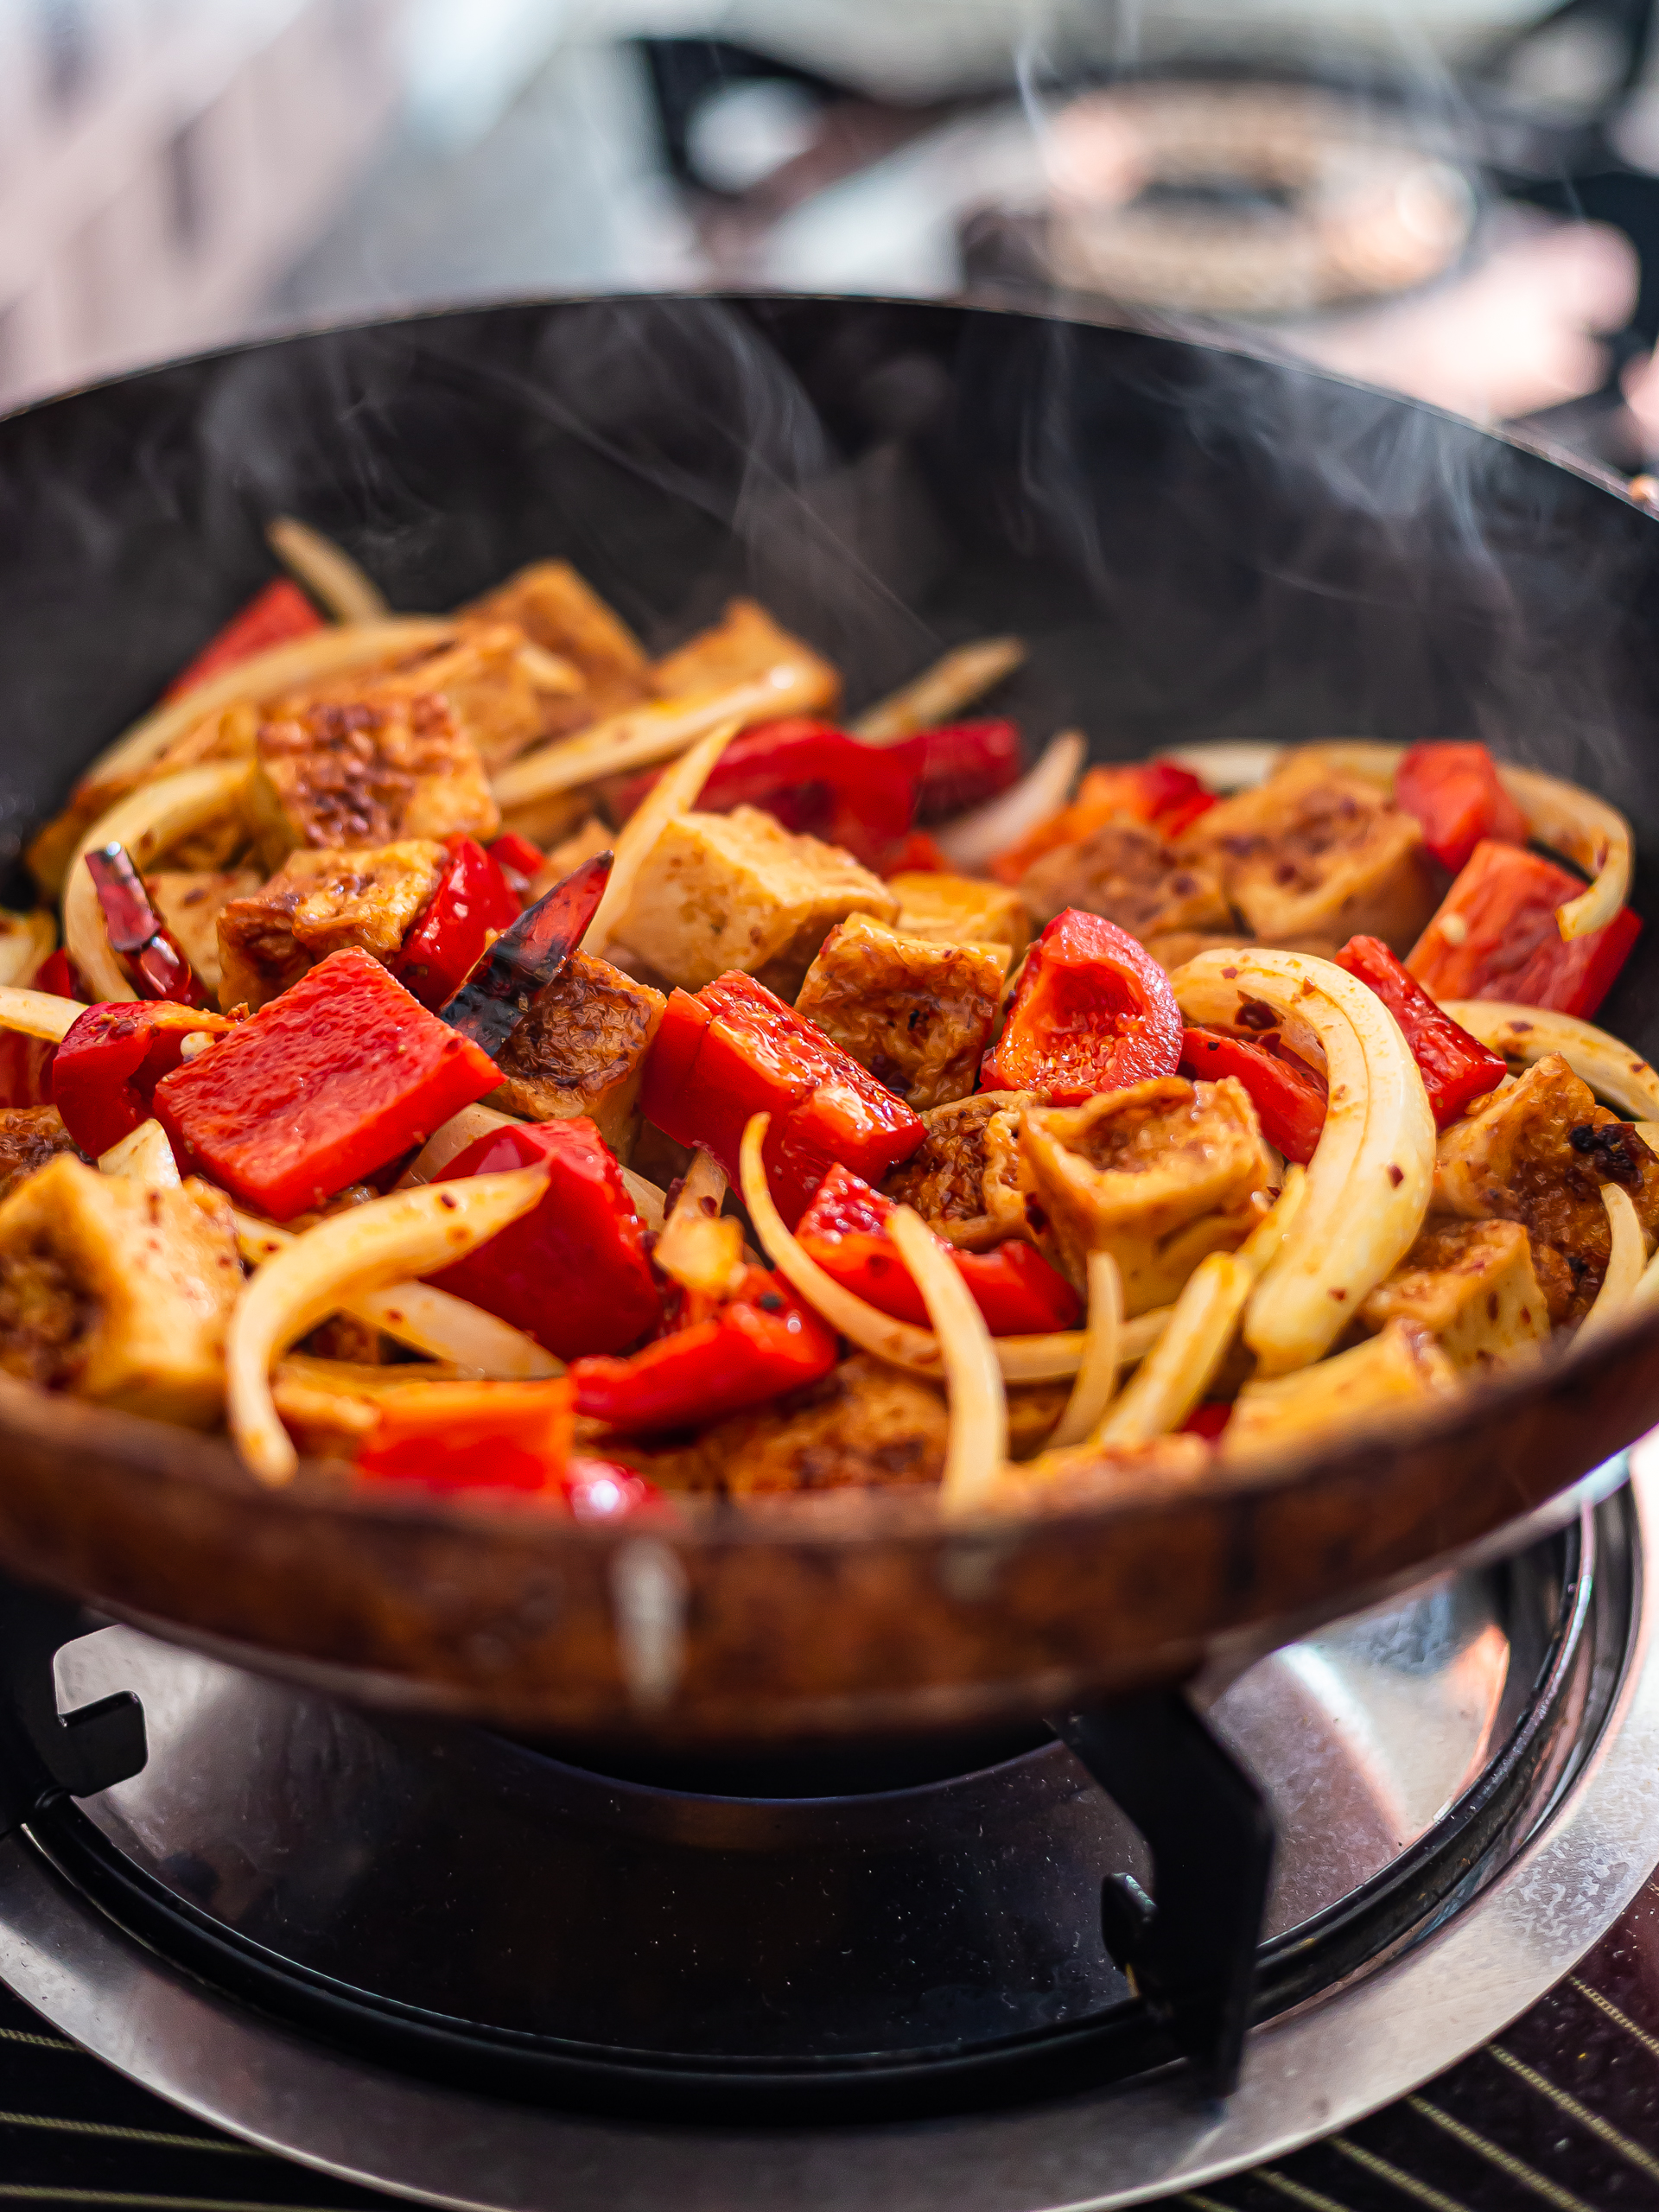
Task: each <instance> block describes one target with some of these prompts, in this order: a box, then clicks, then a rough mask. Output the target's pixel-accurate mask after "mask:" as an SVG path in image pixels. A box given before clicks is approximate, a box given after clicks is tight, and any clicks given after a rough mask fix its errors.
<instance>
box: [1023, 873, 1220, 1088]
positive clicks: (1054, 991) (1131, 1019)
mask: <svg viewBox="0 0 1659 2212" xmlns="http://www.w3.org/2000/svg"><path fill="white" fill-rule="evenodd" d="M1181 1029H1182V1023H1181V1013H1180V1008H1179V1007H1178V1006H1177V1005H1176V1003H1175V994H1174V992H1173V990H1171V988H1170V987H1169V977H1168V976H1166V974H1165V972H1164V970H1163V969H1161V968H1160V966H1159V964H1158V963H1157V962H1156V961H1155V960H1154V958H1153V957H1152V955H1151V954H1150V953H1149V952H1148V951H1147V950H1146V948H1145V946H1144V945H1142V944H1139V943H1138V942H1137V941H1136V939H1135V938H1132V937H1131V936H1130V935H1129V933H1128V931H1127V930H1121V929H1119V928H1118V926H1117V925H1116V922H1109V921H1107V920H1106V919H1105V918H1104V917H1103V915H1100V914H1084V913H1080V912H1078V910H1077V908H1076V907H1075V906H1068V907H1067V908H1066V909H1065V912H1064V913H1060V914H1057V915H1056V916H1055V917H1054V919H1053V920H1052V922H1051V923H1050V924H1049V925H1048V927H1047V928H1046V930H1045V931H1043V933H1042V935H1041V936H1040V937H1039V938H1038V940H1037V942H1036V943H1035V944H1033V946H1032V948H1031V950H1030V951H1029V952H1028V953H1027V955H1026V963H1025V966H1024V967H1023V968H1022V969H1020V980H1019V982H1018V983H1017V984H1016V985H1015V986H1014V1000H1013V1003H1012V1004H1011V1005H1010V1007H1009V1008H1008V1016H1007V1022H1006V1023H1005V1024H1004V1026H1003V1030H1002V1034H1001V1037H1000V1038H998V1039H997V1041H996V1043H995V1045H994V1046H992V1047H991V1050H990V1051H989V1052H987V1054H986V1055H985V1059H984V1063H983V1065H982V1069H981V1071H980V1081H981V1083H982V1084H983V1086H984V1088H985V1089H986V1090H1046V1092H1047V1093H1048V1095H1049V1096H1050V1097H1051V1098H1052V1099H1053V1101H1054V1102H1055V1103H1056V1104H1057V1105H1061V1106H1069V1105H1078V1104H1081V1103H1082V1102H1083V1100H1084V1099H1085V1098H1092V1097H1093V1096H1095V1095H1096V1092H1097V1091H1102V1090H1126V1089H1128V1086H1129V1085H1130V1084H1136V1083H1145V1082H1147V1081H1148V1080H1149V1079H1150V1078H1151V1077H1154V1076H1162V1075H1173V1074H1174V1072H1175V1071H1176V1069H1177V1067H1178V1066H1179V1065H1180V1058H1181Z"/></svg>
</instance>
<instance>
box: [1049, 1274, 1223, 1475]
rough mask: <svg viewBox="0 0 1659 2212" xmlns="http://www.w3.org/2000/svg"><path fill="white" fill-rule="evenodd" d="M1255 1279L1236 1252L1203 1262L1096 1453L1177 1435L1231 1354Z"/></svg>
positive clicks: (1106, 1425) (1098, 1437) (1098, 1435)
mask: <svg viewBox="0 0 1659 2212" xmlns="http://www.w3.org/2000/svg"><path fill="white" fill-rule="evenodd" d="M1255 1285H1256V1272H1255V1268H1253V1267H1252V1266H1251V1265H1250V1263H1249V1261H1248V1260H1247V1259H1245V1258H1244V1257H1243V1254H1242V1253H1238V1252H1211V1254H1210V1255H1209V1256H1208V1258H1206V1259H1203V1260H1200V1261H1199V1262H1198V1266H1197V1267H1196V1268H1193V1270H1192V1274H1190V1275H1189V1276H1188V1277H1187V1279H1186V1281H1185V1283H1184V1284H1183V1285H1182V1286H1181V1294H1180V1296H1179V1298H1178V1299H1177V1300H1176V1301H1175V1310H1174V1312H1173V1313H1172V1314H1171V1315H1170V1317H1169V1326H1168V1327H1167V1328H1166V1330H1165V1331H1164V1333H1163V1335H1162V1336H1161V1337H1160V1338H1159V1339H1158V1342H1157V1343H1156V1344H1154V1346H1153V1348H1152V1351H1150V1352H1149V1353H1148V1354H1147V1357H1146V1358H1145V1359H1143V1360H1142V1361H1141V1365H1140V1367H1139V1368H1138V1369H1137V1370H1136V1372H1135V1377H1134V1380H1133V1381H1132V1382H1131V1383H1129V1384H1128V1387H1127V1388H1126V1389H1125V1390H1124V1392H1123V1395H1122V1397H1121V1398H1119V1399H1118V1401H1117V1402H1116V1405H1114V1406H1112V1407H1110V1408H1109V1409H1108V1411H1107V1414H1106V1417H1105V1419H1104V1420H1103V1421H1102V1422H1101V1423H1100V1425H1099V1427H1097V1428H1096V1430H1095V1432H1094V1433H1093V1434H1092V1435H1091V1436H1090V1439H1089V1441H1090V1444H1093V1445H1102V1446H1105V1445H1112V1444H1148V1443H1150V1442H1151V1441H1152V1440H1153V1438H1154V1437H1155V1436H1167V1435H1168V1434H1169V1433H1170V1431H1171V1430H1172V1429H1174V1428H1179V1427H1180V1425H1181V1423H1182V1422H1183V1421H1185V1419H1186V1417H1187V1415H1188V1414H1190V1413H1191V1412H1192V1408H1193V1407H1194V1406H1196V1405H1197V1404H1198V1401H1199V1399H1200V1398H1201V1397H1203V1395H1204V1394H1205V1391H1206V1390H1207V1389H1209V1387H1210V1385H1211V1382H1213V1380H1214V1379H1215V1376H1216V1373H1217V1370H1218V1369H1219V1368H1220V1366H1221V1363H1222V1362H1223V1360H1224V1359H1225V1358H1226V1357H1227V1355H1228V1353H1229V1352H1230V1351H1231V1349H1232V1344H1233V1338H1234V1337H1235V1335H1236V1333H1237V1330H1238V1324H1239V1319H1240V1317H1241V1316H1242V1315H1243V1311H1244V1308H1245V1306H1246V1304H1247V1302H1248V1301H1249V1295H1250V1293H1251V1292H1252V1291H1253V1290H1254V1289H1255Z"/></svg>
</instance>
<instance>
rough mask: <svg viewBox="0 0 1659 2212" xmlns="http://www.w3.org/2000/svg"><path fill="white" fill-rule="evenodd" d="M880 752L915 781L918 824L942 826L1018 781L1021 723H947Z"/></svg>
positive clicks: (919, 732) (997, 721)
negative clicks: (908, 772) (901, 762)
mask: <svg viewBox="0 0 1659 2212" xmlns="http://www.w3.org/2000/svg"><path fill="white" fill-rule="evenodd" d="M867 749H868V748H867ZM881 750H882V751H883V752H885V753H887V754H888V755H889V757H891V758H894V759H897V760H902V761H903V762H904V764H905V766H906V767H907V768H908V769H909V770H910V772H911V774H912V777H913V778H914V779H915V784H916V819H917V820H918V822H943V821H944V820H946V819H947V818H948V817H950V816H951V815H953V814H961V813H963V812H964V811H965V810H967V809H968V808H969V807H970V806H978V805H980V804H982V803H983V801H984V800H986V799H988V798H995V797H996V795H997V793H998V792H999V791H1007V788H1008V786H1009V785H1011V784H1017V783H1018V782H1019V780H1020V754H1021V747H1020V725H1019V723H1018V722H1011V721H1005V720H993V721H974V722H944V723H941V724H940V726H939V727H938V728H937V729H919V730H918V731H917V732H916V734H915V735H914V736H913V737H906V738H903V739H901V740H900V741H899V743H898V744H897V745H892V746H884V747H882V748H881Z"/></svg>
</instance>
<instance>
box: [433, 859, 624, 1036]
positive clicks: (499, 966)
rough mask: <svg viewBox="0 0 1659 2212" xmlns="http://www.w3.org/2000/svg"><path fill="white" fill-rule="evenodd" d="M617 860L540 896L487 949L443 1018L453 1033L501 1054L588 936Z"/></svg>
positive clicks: (578, 871)
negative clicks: (532, 1004) (533, 1002)
mask: <svg viewBox="0 0 1659 2212" xmlns="http://www.w3.org/2000/svg"><path fill="white" fill-rule="evenodd" d="M614 858H615V855H614V854H612V853H601V854H600V855H598V856H597V858H595V859H594V860H590V861H583V862H582V866H581V867H580V868H573V869H572V871H571V872H570V874H569V875H567V876H566V877H565V879H564V880H563V882H562V883H556V884H555V885H554V886H553V887H552V889H551V890H550V891H544V892H543V893H542V895H541V897H540V898H539V899H537V901H536V903H535V905H534V906H527V907H526V908H525V909H524V912H523V913H522V914H520V915H519V916H518V919H517V920H516V921H515V922H514V923H513V925H512V928H511V929H508V930H505V931H503V933H502V934H501V936H499V938H497V939H496V940H495V943H494V944H493V945H491V947H490V948H489V951H488V953H487V955H486V957H485V958H484V960H483V961H482V962H481V963H480V965H479V966H478V967H477V968H476V969H474V972H473V973H472V974H471V975H470V976H467V980H466V982H464V983H463V984H462V985H461V988H460V989H459V990H458V991H456V992H455V994H454V996H453V997H452V998H449V999H448V1000H446V1001H444V1004H443V1007H442V1015H443V1019H444V1020H445V1021H447V1022H448V1024H449V1027H451V1028H452V1029H457V1030H459V1031H460V1032H461V1035H462V1036H464V1037H470V1038H471V1039H472V1040H473V1042H474V1044H475V1045H478V1046H481V1047H482V1048H483V1050H484V1051H485V1052H499V1051H500V1049H501V1047H502V1046H503V1045H505V1043H506V1041H507V1039H508V1038H509V1037H510V1036H511V1035H512V1033H513V1031H514V1029H516V1028H517V1027H518V1023H519V1022H520V1021H521V1020H523V1018H524V1015H525V1014H528V1013H529V1011H530V1002H531V1000H532V999H533V998H534V997H535V995H536V994H537V991H541V990H545V989H546V988H547V986H548V985H549V984H550V982H552V981H553V979H554V977H555V976H557V975H558V974H559V972H560V971H561V969H563V967H564V966H565V964H566V963H567V962H568V961H569V957H570V956H571V954H572V953H573V952H574V951H575V950H576V947H577V946H578V945H579V944H581V943H582V938H584V937H586V935H587V934H588V924H589V922H591V921H592V920H593V918H594V915H595V914H596V913H597V912H598V911H599V902H600V900H601V899H602V898H603V897H604V895H605V886H606V884H607V882H608V881H609V880H610V874H611V864H612V862H613V860H614Z"/></svg>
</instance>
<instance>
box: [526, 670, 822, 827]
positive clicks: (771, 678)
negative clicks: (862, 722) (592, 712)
mask: <svg viewBox="0 0 1659 2212" xmlns="http://www.w3.org/2000/svg"><path fill="white" fill-rule="evenodd" d="M815 680H816V679H815ZM807 696H811V693H810V686H809V683H808V677H807V671H804V669H802V668H801V667H800V666H799V665H798V664H797V663H795V662H793V661H779V663H778V664H777V665H776V666H775V667H773V668H770V669H768V670H767V671H766V674H765V675H764V676H756V677H750V678H749V679H748V680H747V682H745V683H734V684H732V685H730V686H729V687H728V689H727V690H724V691H709V692H699V693H696V694H694V695H693V696H691V697H690V698H689V699H662V700H654V701H653V702H652V703H651V704H650V705H649V706H645V707H626V708H624V709H623V710H622V712H621V713H620V714H616V715H607V716H606V718H605V719H604V721H597V722H594V724H593V725H592V726H591V727H590V728H588V729H584V730H581V731H578V733H577V734H576V735H575V737H567V738H563V739H561V740H559V741H557V742H556V743H555V744H552V745H549V746H544V747H543V748H542V750H541V751H540V752H539V753H526V754H525V755H524V758H523V759H522V760H515V761H513V762H512V765H511V766H508V767H505V768H504V769H503V770H502V771H501V772H500V774H499V776H498V777H497V778H496V779H495V781H494V784H493V785H492V789H493V791H494V793H495V797H496V802H497V804H499V806H501V807H503V808H504V809H506V810H509V811H511V810H512V808H513V807H515V806H528V805H530V804H531V802H532V801H533V800H536V799H540V798H552V797H553V796H554V795H555V793H556V792H558V791H575V790H576V789H577V788H578V786H579V785H582V784H591V783H594V782H596V781H597V780H598V779H599V778H600V777H601V776H611V775H615V774H616V773H617V772H618V771H619V770H620V769H624V768H650V767H654V766H655V765H656V763H657V762H658V761H659V760H672V759H673V757H674V755H675V754H676V753H683V752H684V751H685V748H686V747H687V746H688V745H690V744H693V743H694V742H695V741H696V739H698V738H700V737H703V736H706V735H707V734H708V733H709V731H710V730H713V729H718V728H720V726H721V723H722V722H731V721H734V722H735V723H736V724H737V726H738V728H740V729H742V728H745V727H746V726H747V724H748V723H750V722H768V721H773V720H775V719H776V717H777V716H779V715H787V714H791V713H793V712H794V711H795V710H796V707H797V703H798V701H800V700H801V699H803V698H804V697H807Z"/></svg>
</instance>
